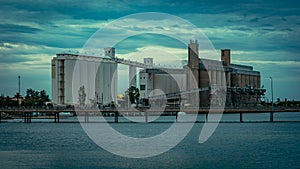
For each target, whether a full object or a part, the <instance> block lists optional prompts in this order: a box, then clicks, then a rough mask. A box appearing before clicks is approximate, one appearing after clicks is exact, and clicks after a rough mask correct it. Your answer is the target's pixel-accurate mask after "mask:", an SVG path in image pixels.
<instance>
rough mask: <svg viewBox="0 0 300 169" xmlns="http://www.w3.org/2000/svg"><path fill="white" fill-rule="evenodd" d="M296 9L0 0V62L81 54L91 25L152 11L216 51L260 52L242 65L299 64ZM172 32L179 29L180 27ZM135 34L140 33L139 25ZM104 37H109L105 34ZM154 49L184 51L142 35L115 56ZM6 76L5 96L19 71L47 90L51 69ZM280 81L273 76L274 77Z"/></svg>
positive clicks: (259, 1) (255, 4)
mask: <svg viewBox="0 0 300 169" xmlns="http://www.w3.org/2000/svg"><path fill="white" fill-rule="evenodd" d="M299 9H300V2H298V1H294V0H285V1H281V0H273V1H268V0H254V1H248V0H229V1H223V0H206V1H202V0H201V1H187V2H183V1H174V0H166V1H162V0H152V1H148V0H122V1H118V0H109V1H103V0H102V1H99V0H89V1H88V2H83V1H79V0H63V1H61V0H52V1H44V0H35V1H27V0H9V1H4V0H0V11H1V15H0V20H1V24H0V31H1V34H0V48H1V50H0V63H2V64H4V63H5V64H6V65H9V64H13V63H23V62H31V61H34V60H33V59H32V57H29V56H30V55H31V54H39V53H40V54H41V57H47V56H48V55H50V54H51V55H54V54H55V53H58V52H61V50H68V49H74V48H81V47H82V46H83V45H84V44H85V42H86V41H87V39H88V38H89V37H90V36H91V35H92V34H93V33H94V32H95V31H97V30H98V29H99V28H100V29H101V27H103V26H99V25H97V24H95V23H99V22H109V21H111V20H114V19H117V18H119V17H123V16H125V15H128V14H133V13H138V12H153V11H156V12H164V13H169V14H173V15H177V16H180V17H182V18H184V19H186V20H188V21H190V22H191V23H193V24H195V25H196V26H198V27H199V28H203V29H204V30H205V31H204V32H205V33H206V35H207V36H208V38H209V39H210V40H211V41H212V43H213V45H214V46H215V48H216V49H221V48H231V49H232V50H234V51H243V52H252V51H258V53H257V54H255V55H244V56H241V55H239V57H244V58H243V59H244V60H247V61H248V60H249V61H251V60H262V61H263V60H276V61H299V60H300V55H299V54H298V50H299V44H300V37H299V36H300V35H299V29H300V28H299V27H300V19H299V15H300V10H299ZM93 24H94V25H93ZM175 26H176V25H175ZM177 26H179V27H178V28H180V25H177ZM138 29H142V28H139V27H136V30H138ZM157 29H162V30H163V29H164V28H162V27H157ZM102 38H103V39H107V38H109V35H107V36H105V37H102ZM14 45H15V46H14ZM151 45H162V46H169V47H178V48H185V47H184V46H181V45H180V44H178V43H177V42H176V41H174V40H170V39H168V38H165V37H154V36H147V35H145V36H136V37H132V38H128V39H126V40H125V41H124V42H123V43H119V44H117V47H118V49H117V52H120V53H126V52H127V53H129V52H132V51H135V50H136V49H137V48H140V47H144V46H151ZM26 56H28V57H26ZM35 59H36V58H35ZM44 59H45V58H44ZM47 59H48V60H49V63H50V59H49V58H46V59H45V60H47ZM28 64H30V63H28ZM28 66H32V65H28ZM264 66H265V65H262V64H261V65H259V64H257V65H256V67H257V68H258V69H259V70H261V71H263V72H272V69H273V68H272V65H271V66H267V67H264ZM280 69H281V70H285V69H286V70H289V71H291V70H290V69H293V71H295V70H296V71H297V70H298V71H299V69H298V68H297V67H296V66H295V65H293V66H291V65H285V67H280ZM41 70H48V71H47V72H42V71H41ZM4 71H6V74H7V76H6V75H5V76H4V75H3V73H2V74H1V75H0V80H1V81H4V80H3V79H5V81H7V82H9V85H8V83H3V84H1V85H0V88H1V89H4V90H6V88H7V87H9V86H10V85H11V84H10V83H12V82H14V81H15V79H14V77H17V74H18V71H19V72H24V74H26V76H27V77H26V78H25V79H27V80H26V81H24V83H25V84H27V86H28V87H31V85H32V84H30V83H31V81H38V80H37V79H38V78H43V80H44V81H43V82H40V81H38V82H37V83H35V84H34V86H33V87H34V88H47V89H50V80H51V79H50V76H49V71H50V67H48V66H47V63H46V62H41V63H39V65H36V66H35V67H34V68H33V69H32V70H27V71H23V70H18V69H15V70H4ZM32 74H34V75H33V76H32ZM281 75H282V73H278V74H276V76H277V77H280V76H281ZM282 76H284V75H282ZM28 79H30V80H28ZM43 85H44V86H45V85H46V86H45V87H44V86H43ZM41 86H42V87H41ZM7 91H8V90H7ZM12 91H13V90H12ZM1 92H3V91H0V93H1ZM10 92H11V91H10ZM48 92H49V93H50V91H48ZM7 94H12V93H7Z"/></svg>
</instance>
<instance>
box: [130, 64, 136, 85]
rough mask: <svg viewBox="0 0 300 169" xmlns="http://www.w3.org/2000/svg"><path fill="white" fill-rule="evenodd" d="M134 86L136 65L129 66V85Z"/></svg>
mask: <svg viewBox="0 0 300 169" xmlns="http://www.w3.org/2000/svg"><path fill="white" fill-rule="evenodd" d="M131 86H134V87H136V66H129V87H131Z"/></svg>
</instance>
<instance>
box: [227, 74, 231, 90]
mask: <svg viewBox="0 0 300 169" xmlns="http://www.w3.org/2000/svg"><path fill="white" fill-rule="evenodd" d="M226 80H227V82H226V84H227V86H229V87H230V86H231V75H230V72H227V73H226Z"/></svg>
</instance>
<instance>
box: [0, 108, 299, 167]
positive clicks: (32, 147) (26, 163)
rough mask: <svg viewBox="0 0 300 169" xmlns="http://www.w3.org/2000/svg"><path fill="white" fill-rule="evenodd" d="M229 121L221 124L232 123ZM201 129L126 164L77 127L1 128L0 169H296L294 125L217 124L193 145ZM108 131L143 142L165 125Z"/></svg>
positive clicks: (296, 124)
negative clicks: (204, 139)
mask: <svg viewBox="0 0 300 169" xmlns="http://www.w3.org/2000/svg"><path fill="white" fill-rule="evenodd" d="M298 114H299V113H298ZM292 115H296V114H291V115H290V116H292ZM230 116H232V117H231V118H229V117H228V116H226V115H225V116H223V118H222V120H223V121H227V120H231V119H232V118H235V117H236V116H235V115H230ZM296 116H297V115H296ZM237 117H238V116H237ZM297 117H298V116H297ZM164 118H165V119H162V120H169V121H170V122H171V121H173V120H174V118H173V117H164ZM199 118H200V120H201V119H202V118H203V117H199ZM228 118H229V119H228ZM244 118H245V120H249V121H251V120H253V121H257V120H262V121H264V118H267V119H268V117H265V116H264V115H261V116H258V117H251V116H250V117H245V116H244ZM277 118H279V117H277ZM280 118H281V120H280V121H285V120H288V121H292V120H291V119H290V118H291V117H289V116H288V117H286V116H283V117H280ZM280 118H279V119H280ZM292 119H295V118H292ZM298 120H299V119H298ZM182 124H183V125H184V123H182ZM203 124H204V123H195V125H194V127H193V128H192V130H191V131H190V133H189V134H188V135H187V137H186V138H184V140H183V141H182V142H181V143H179V144H178V145H177V146H176V147H174V148H173V149H171V150H170V151H168V152H166V153H163V154H161V155H158V156H155V157H150V158H145V159H131V158H125V157H120V156H117V155H113V154H111V153H109V152H107V151H105V150H104V149H102V148H100V147H98V146H97V145H96V144H95V143H93V141H92V140H91V139H90V138H89V137H88V136H87V135H86V134H85V132H84V131H83V129H82V128H81V126H80V124H79V123H31V124H24V123H1V124H0V168H1V169H2V168H3V169H6V168H8V169H11V168H300V160H299V159H300V122H275V123H268V122H266V123H262V122H258V123H257V122H256V123H220V124H219V126H218V128H217V130H216V131H215V133H214V134H213V135H212V137H210V138H209V140H208V141H207V142H205V143H203V144H199V143H198V137H199V133H200V131H201V128H202V127H203ZM100 125H102V124H100ZM110 125H112V127H113V128H115V129H117V130H118V131H120V132H122V133H124V134H127V135H129V136H132V137H143V136H145V137H148V136H151V135H155V134H159V133H160V132H163V131H164V130H165V129H166V128H168V127H169V126H170V125H171V123H150V124H149V123H148V124H140V123H118V124H115V123H111V124H110Z"/></svg>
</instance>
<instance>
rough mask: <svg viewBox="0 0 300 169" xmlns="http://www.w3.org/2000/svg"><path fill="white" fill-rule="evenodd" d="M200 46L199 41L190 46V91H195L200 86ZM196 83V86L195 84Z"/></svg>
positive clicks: (191, 43)
mask: <svg viewBox="0 0 300 169" xmlns="http://www.w3.org/2000/svg"><path fill="white" fill-rule="evenodd" d="M198 47H199V44H198V42H197V40H195V41H194V40H191V41H190V43H189V45H188V67H189V68H190V72H189V76H188V84H187V86H188V89H189V90H191V89H195V88H198V86H199V52H198ZM194 80H195V81H196V84H197V85H196V86H195V82H194Z"/></svg>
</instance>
